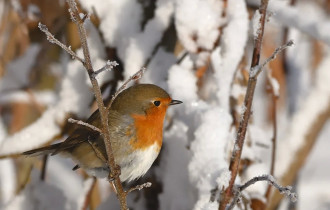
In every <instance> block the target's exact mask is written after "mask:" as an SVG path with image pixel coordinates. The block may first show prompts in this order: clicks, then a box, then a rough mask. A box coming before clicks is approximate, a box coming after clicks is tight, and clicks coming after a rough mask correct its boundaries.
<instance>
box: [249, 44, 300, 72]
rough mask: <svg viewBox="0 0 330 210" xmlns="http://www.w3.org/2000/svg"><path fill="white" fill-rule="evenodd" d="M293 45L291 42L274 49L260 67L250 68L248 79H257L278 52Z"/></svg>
mask: <svg viewBox="0 0 330 210" xmlns="http://www.w3.org/2000/svg"><path fill="white" fill-rule="evenodd" d="M293 45H294V42H293V40H290V41H288V42H287V43H285V44H284V45H282V46H280V47H278V48H276V49H275V51H274V52H273V54H272V55H271V56H270V57H268V58H267V59H266V60H265V61H264V62H263V63H262V64H261V65H255V66H253V67H252V68H251V70H250V77H257V76H258V75H259V74H260V72H261V71H262V69H263V68H264V67H265V66H266V65H267V64H268V63H269V62H270V61H272V60H274V59H275V58H276V55H277V54H278V53H280V52H282V51H283V50H285V49H286V48H288V47H291V46H293Z"/></svg>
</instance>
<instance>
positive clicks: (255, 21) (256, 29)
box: [252, 10, 261, 40]
mask: <svg viewBox="0 0 330 210" xmlns="http://www.w3.org/2000/svg"><path fill="white" fill-rule="evenodd" d="M260 17H261V15H260V12H259V10H256V11H255V12H254V15H253V18H252V29H253V37H254V40H257V38H258V36H259V33H260V27H261V25H260Z"/></svg>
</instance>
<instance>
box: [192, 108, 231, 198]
mask: <svg viewBox="0 0 330 210" xmlns="http://www.w3.org/2000/svg"><path fill="white" fill-rule="evenodd" d="M200 114H202V115H201V120H200V123H199V124H200V125H199V126H198V127H197V129H196V131H195V133H194V136H195V139H194V141H193V142H192V144H191V152H192V154H193V155H192V158H191V161H190V163H189V166H188V169H189V177H190V181H191V183H194V186H195V187H196V188H197V189H198V192H199V193H198V194H199V195H198V197H199V199H201V200H203V198H205V196H208V197H209V198H210V196H211V195H210V191H211V190H212V189H214V188H215V186H216V180H217V178H218V177H220V176H222V177H224V178H226V177H227V176H226V174H227V173H228V172H227V171H226V170H224V169H227V168H228V162H227V161H226V154H225V152H224V151H225V144H220V143H219V142H225V141H226V140H228V139H230V132H229V126H230V123H231V117H230V115H229V114H228V113H226V112H224V110H222V109H221V108H211V107H210V108H209V109H208V110H207V111H206V112H205V113H200ZM223 173H225V174H223ZM226 180H227V178H226ZM217 182H218V183H219V182H220V180H219V179H218V180H217ZM222 182H223V181H222Z"/></svg>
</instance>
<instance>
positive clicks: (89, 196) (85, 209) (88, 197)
mask: <svg viewBox="0 0 330 210" xmlns="http://www.w3.org/2000/svg"><path fill="white" fill-rule="evenodd" d="M96 181H97V180H96V178H95V177H93V183H92V185H91V187H90V189H89V190H88V192H87V194H86V197H85V201H84V205H83V207H82V210H87V209H88V206H89V203H90V200H91V195H92V191H93V188H94V186H95V184H96Z"/></svg>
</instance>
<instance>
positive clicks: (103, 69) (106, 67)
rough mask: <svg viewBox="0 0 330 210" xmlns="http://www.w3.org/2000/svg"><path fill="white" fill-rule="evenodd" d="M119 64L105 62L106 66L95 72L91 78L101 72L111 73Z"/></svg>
mask: <svg viewBox="0 0 330 210" xmlns="http://www.w3.org/2000/svg"><path fill="white" fill-rule="evenodd" d="M118 65H119V64H118V63H117V61H109V60H108V61H107V64H105V66H103V67H102V68H101V69H99V70H97V71H95V72H94V73H93V77H96V76H97V75H98V74H100V73H101V72H103V71H111V70H112V69H113V68H114V67H116V66H118Z"/></svg>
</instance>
